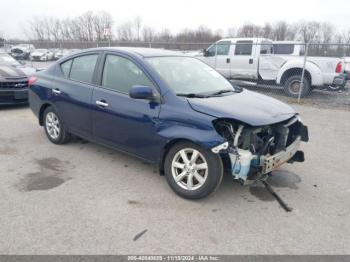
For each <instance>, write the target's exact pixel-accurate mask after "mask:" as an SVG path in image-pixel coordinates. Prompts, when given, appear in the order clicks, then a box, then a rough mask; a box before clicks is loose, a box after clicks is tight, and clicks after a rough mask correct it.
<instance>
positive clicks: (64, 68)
mask: <svg viewBox="0 0 350 262" xmlns="http://www.w3.org/2000/svg"><path fill="white" fill-rule="evenodd" d="M71 65H72V59H71V60H68V61H66V62H64V63H62V64H61V70H62V73H63V75H64V77H65V78H68V76H69V71H70V66H71Z"/></svg>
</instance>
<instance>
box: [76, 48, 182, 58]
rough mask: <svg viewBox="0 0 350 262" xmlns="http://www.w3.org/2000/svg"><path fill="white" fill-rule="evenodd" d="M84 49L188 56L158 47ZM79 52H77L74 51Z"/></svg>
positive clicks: (150, 55)
mask: <svg viewBox="0 0 350 262" xmlns="http://www.w3.org/2000/svg"><path fill="white" fill-rule="evenodd" d="M82 51H83V52H84V51H117V52H120V53H125V54H133V55H137V56H140V57H157V56H188V55H186V54H183V53H181V52H180V51H171V50H165V49H158V48H145V47H101V48H92V49H85V50H82ZM75 54H79V53H75Z"/></svg>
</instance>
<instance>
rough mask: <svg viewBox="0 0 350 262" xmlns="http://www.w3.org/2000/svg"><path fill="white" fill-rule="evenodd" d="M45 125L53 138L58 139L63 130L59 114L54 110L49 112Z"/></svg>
mask: <svg viewBox="0 0 350 262" xmlns="http://www.w3.org/2000/svg"><path fill="white" fill-rule="evenodd" d="M45 127H46V131H47V133H48V134H49V136H50V137H51V138H52V139H54V140H56V139H58V137H59V136H60V132H61V129H60V122H59V119H58V117H57V115H56V114H55V113H54V112H49V113H47V114H46V120H45Z"/></svg>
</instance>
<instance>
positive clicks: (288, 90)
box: [284, 75, 311, 98]
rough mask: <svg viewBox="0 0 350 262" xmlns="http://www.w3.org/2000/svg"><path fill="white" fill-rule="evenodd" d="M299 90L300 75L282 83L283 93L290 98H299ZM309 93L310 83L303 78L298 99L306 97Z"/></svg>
mask: <svg viewBox="0 0 350 262" xmlns="http://www.w3.org/2000/svg"><path fill="white" fill-rule="evenodd" d="M300 89H301V75H294V76H290V77H289V78H288V79H287V80H286V82H285V83H284V93H285V94H286V95H287V96H290V97H295V98H298V97H299V92H300ZM310 92H311V84H310V81H309V80H308V79H307V78H306V77H304V80H303V88H302V90H301V94H300V97H306V96H308V95H309V94H310Z"/></svg>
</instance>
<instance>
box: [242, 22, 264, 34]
mask: <svg viewBox="0 0 350 262" xmlns="http://www.w3.org/2000/svg"><path fill="white" fill-rule="evenodd" d="M238 36H239V37H260V36H262V30H261V27H260V26H258V25H255V24H252V23H248V24H244V25H243V26H241V27H240V28H239V29H238Z"/></svg>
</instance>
